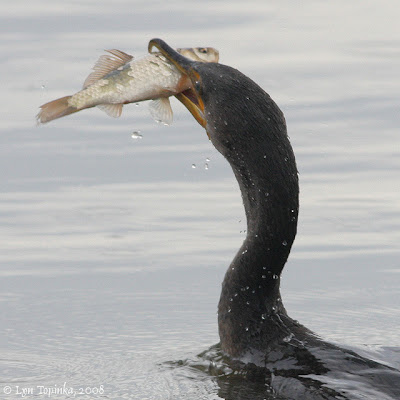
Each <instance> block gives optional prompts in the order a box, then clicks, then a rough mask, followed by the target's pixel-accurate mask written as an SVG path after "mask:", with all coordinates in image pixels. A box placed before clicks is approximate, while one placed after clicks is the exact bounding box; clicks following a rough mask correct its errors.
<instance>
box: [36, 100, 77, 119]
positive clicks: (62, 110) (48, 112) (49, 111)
mask: <svg viewBox="0 0 400 400" xmlns="http://www.w3.org/2000/svg"><path fill="white" fill-rule="evenodd" d="M70 98H71V96H65V97H61V98H60V99H57V100H53V101H50V102H49V103H46V104H43V105H41V106H40V111H39V113H38V115H37V116H36V119H37V121H38V124H44V123H46V122H49V121H52V120H53V119H57V118H61V117H64V116H66V115H69V114H72V113H74V112H77V111H79V110H81V109H80V108H76V107H72V106H70V105H69V103H68V100H69V99H70Z"/></svg>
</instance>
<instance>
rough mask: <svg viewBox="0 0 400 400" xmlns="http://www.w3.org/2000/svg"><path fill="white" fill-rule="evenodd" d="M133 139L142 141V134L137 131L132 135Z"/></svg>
mask: <svg viewBox="0 0 400 400" xmlns="http://www.w3.org/2000/svg"><path fill="white" fill-rule="evenodd" d="M131 137H132V139H142V138H143V135H141V134H140V131H135V132H133V133H132V135H131Z"/></svg>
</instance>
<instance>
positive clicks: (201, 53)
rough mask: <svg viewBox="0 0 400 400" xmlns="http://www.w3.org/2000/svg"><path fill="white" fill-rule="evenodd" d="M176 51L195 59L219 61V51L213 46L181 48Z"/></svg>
mask: <svg viewBox="0 0 400 400" xmlns="http://www.w3.org/2000/svg"><path fill="white" fill-rule="evenodd" d="M176 51H177V52H178V53H180V54H182V55H183V56H185V57H187V58H190V59H191V60H193V61H201V62H215V63H216V62H218V60H219V51H218V50H217V49H214V48H213V47H191V48H180V49H176Z"/></svg>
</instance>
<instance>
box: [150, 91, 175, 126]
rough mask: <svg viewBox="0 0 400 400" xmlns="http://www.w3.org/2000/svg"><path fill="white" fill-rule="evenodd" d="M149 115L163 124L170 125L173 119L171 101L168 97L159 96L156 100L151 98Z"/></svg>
mask: <svg viewBox="0 0 400 400" xmlns="http://www.w3.org/2000/svg"><path fill="white" fill-rule="evenodd" d="M149 110H150V114H151V116H152V117H153V118H154V119H155V120H156V121H157V122H161V123H163V124H165V125H171V124H172V121H173V115H174V113H173V112H172V108H171V103H170V101H169V98H168V97H161V98H159V99H156V100H152V101H151V103H150V105H149Z"/></svg>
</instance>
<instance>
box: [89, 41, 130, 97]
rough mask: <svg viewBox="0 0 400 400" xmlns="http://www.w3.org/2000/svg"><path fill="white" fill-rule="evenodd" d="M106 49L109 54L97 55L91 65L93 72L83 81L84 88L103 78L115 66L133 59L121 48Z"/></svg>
mask: <svg viewBox="0 0 400 400" xmlns="http://www.w3.org/2000/svg"><path fill="white" fill-rule="evenodd" d="M106 51H107V52H108V53H110V54H111V55H108V54H104V55H102V56H100V57H99V59H98V60H97V62H96V64H95V65H94V67H93V72H92V73H91V74H90V75H89V76H88V77H87V78H86V80H85V82H84V83H83V88H84V89H85V88H86V87H88V86H90V85H92V84H93V83H95V82H96V81H98V80H99V79H101V78H103V77H104V76H105V75H107V74H108V73H110V72H111V71H114V70H116V69H117V68H120V67H122V66H123V65H125V64H126V63H128V62H129V61H132V60H133V57H132V56H131V55H129V54H126V53H124V52H123V51H121V50H116V49H112V50H106Z"/></svg>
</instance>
